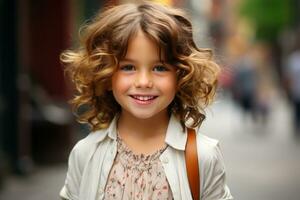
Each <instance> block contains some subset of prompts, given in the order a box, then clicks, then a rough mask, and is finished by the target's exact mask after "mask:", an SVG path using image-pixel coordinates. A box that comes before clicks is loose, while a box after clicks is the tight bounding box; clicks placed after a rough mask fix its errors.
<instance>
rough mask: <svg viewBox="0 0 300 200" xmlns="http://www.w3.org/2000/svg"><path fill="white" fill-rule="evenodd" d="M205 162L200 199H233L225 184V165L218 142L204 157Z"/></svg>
mask: <svg viewBox="0 0 300 200" xmlns="http://www.w3.org/2000/svg"><path fill="white" fill-rule="evenodd" d="M200 154H201V153H200ZM200 157H201V155H200ZM205 162H206V164H204V165H205V168H204V174H203V175H204V176H202V177H203V178H204V180H203V181H204V183H203V188H202V190H203V193H202V197H201V200H231V199H233V197H232V196H231V194H230V190H229V188H228V187H227V185H226V174H225V165H224V161H223V156H222V152H221V150H220V147H219V143H217V144H216V145H215V146H214V148H213V150H212V151H211V155H209V156H208V157H207V158H206V159H205ZM202 177H201V178H202Z"/></svg>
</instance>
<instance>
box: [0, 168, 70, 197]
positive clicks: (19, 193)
mask: <svg viewBox="0 0 300 200" xmlns="http://www.w3.org/2000/svg"><path fill="white" fill-rule="evenodd" d="M65 173H66V165H56V166H51V167H40V168H37V169H36V170H35V172H34V173H33V174H32V175H30V176H28V177H19V176H10V177H8V178H7V179H6V180H5V184H4V188H3V190H2V191H0V200H56V199H57V200H59V195H58V193H59V190H60V188H61V187H62V185H63V183H64V179H65Z"/></svg>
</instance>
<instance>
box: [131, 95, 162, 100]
mask: <svg viewBox="0 0 300 200" xmlns="http://www.w3.org/2000/svg"><path fill="white" fill-rule="evenodd" d="M130 97H132V98H134V99H136V100H139V101H150V100H153V99H155V98H156V97H157V96H151V95H143V96H142V95H130Z"/></svg>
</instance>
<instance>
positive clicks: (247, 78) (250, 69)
mask: <svg viewBox="0 0 300 200" xmlns="http://www.w3.org/2000/svg"><path fill="white" fill-rule="evenodd" d="M255 67H256V64H255V62H254V60H253V58H252V56H251V54H249V52H248V51H247V52H245V53H244V54H242V55H241V56H240V57H239V59H238V60H237V61H236V63H235V64H234V75H233V84H232V92H233V98H234V100H235V101H236V102H237V104H238V105H239V106H240V107H241V109H242V111H243V113H244V114H245V115H248V114H250V116H251V118H253V119H254V118H255V111H256V110H255V109H256V94H257V74H256V69H255Z"/></svg>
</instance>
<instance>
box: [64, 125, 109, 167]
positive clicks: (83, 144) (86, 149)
mask: <svg viewBox="0 0 300 200" xmlns="http://www.w3.org/2000/svg"><path fill="white" fill-rule="evenodd" d="M104 137H105V131H104V130H100V131H95V132H91V133H89V134H88V135H87V136H86V137H85V138H83V139H81V140H79V141H78V142H77V143H76V144H75V146H74V147H73V149H72V151H71V153H70V157H69V159H71V160H73V161H74V162H76V163H77V164H80V165H81V164H83V163H85V162H86V160H87V159H88V158H89V155H91V154H92V153H93V152H94V151H95V149H96V147H97V144H98V143H99V142H101V141H102V140H103V139H104Z"/></svg>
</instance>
